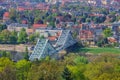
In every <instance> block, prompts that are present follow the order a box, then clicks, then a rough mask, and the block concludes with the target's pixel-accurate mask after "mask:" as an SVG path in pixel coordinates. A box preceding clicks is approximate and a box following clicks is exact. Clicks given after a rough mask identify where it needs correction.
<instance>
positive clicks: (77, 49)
mask: <svg viewBox="0 0 120 80" xmlns="http://www.w3.org/2000/svg"><path fill="white" fill-rule="evenodd" d="M66 51H67V54H69V53H76V54H80V55H85V53H86V52H88V51H89V49H86V48H84V46H83V45H82V44H81V43H79V42H77V43H76V44H74V45H72V46H70V47H68V48H67V49H66Z"/></svg>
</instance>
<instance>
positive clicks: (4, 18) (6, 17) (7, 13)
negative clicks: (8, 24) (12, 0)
mask: <svg viewBox="0 0 120 80" xmlns="http://www.w3.org/2000/svg"><path fill="white" fill-rule="evenodd" d="M9 18H10V13H9V12H5V13H4V14H3V22H4V21H7V20H9Z"/></svg>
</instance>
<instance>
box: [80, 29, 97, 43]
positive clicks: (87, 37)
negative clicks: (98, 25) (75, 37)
mask: <svg viewBox="0 0 120 80" xmlns="http://www.w3.org/2000/svg"><path fill="white" fill-rule="evenodd" d="M79 38H80V40H81V42H82V43H83V44H87V45H94V44H95V42H94V33H93V32H92V31H90V30H80V33H79Z"/></svg>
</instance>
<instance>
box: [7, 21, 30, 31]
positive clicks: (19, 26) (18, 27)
mask: <svg viewBox="0 0 120 80" xmlns="http://www.w3.org/2000/svg"><path fill="white" fill-rule="evenodd" d="M22 28H24V29H26V30H27V29H28V25H27V24H19V23H11V24H10V25H8V26H7V29H8V30H9V31H14V30H15V31H17V32H19V31H20V30H21V29H22Z"/></svg>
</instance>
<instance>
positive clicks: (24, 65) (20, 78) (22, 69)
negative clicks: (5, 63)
mask: <svg viewBox="0 0 120 80" xmlns="http://www.w3.org/2000/svg"><path fill="white" fill-rule="evenodd" d="M30 67H31V62H29V61H26V60H20V61H18V62H17V63H16V69H17V80H27V75H28V71H29V69H30Z"/></svg>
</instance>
